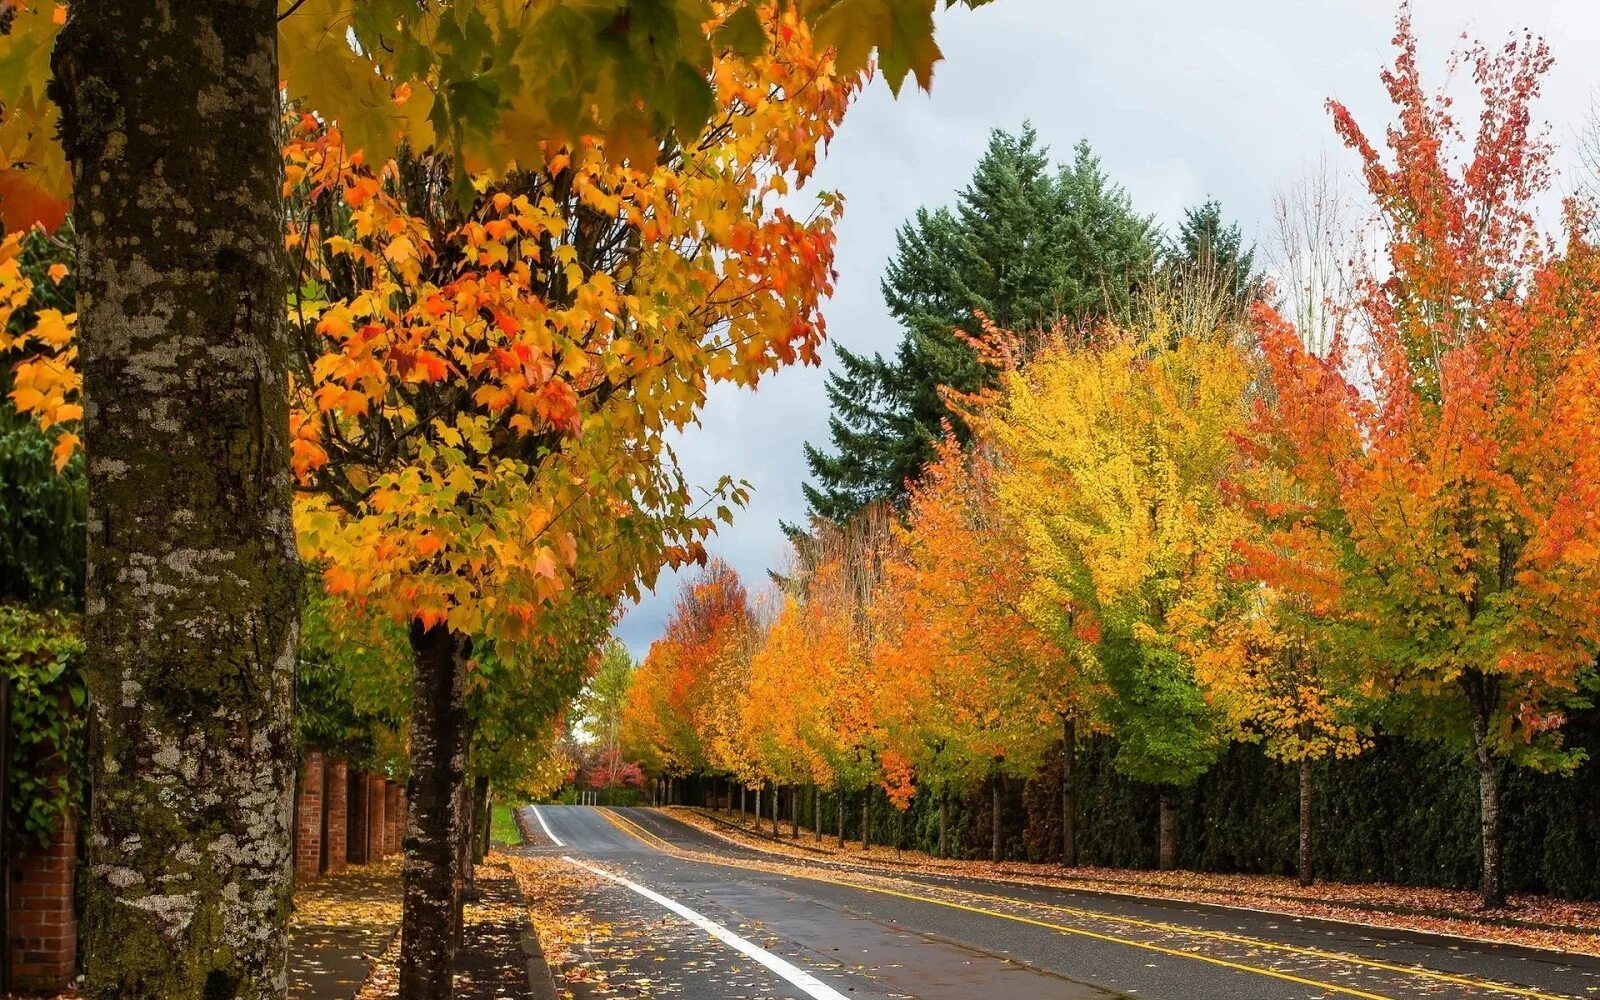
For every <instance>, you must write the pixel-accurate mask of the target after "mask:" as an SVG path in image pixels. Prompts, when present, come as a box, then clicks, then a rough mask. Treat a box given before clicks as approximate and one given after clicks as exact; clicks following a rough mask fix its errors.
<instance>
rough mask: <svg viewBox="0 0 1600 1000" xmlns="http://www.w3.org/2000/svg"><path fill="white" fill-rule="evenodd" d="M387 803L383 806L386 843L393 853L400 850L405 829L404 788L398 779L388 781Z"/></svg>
mask: <svg viewBox="0 0 1600 1000" xmlns="http://www.w3.org/2000/svg"><path fill="white" fill-rule="evenodd" d="M388 796H389V797H388V800H387V804H386V805H385V806H384V820H385V821H386V822H387V824H388V838H387V840H386V843H387V844H388V847H389V853H390V854H394V853H396V852H398V851H399V850H400V841H401V839H402V838H403V837H404V836H405V829H406V789H405V786H404V785H402V784H400V783H399V782H398V781H391V782H389V792H388Z"/></svg>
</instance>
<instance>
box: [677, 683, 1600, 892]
mask: <svg viewBox="0 0 1600 1000" xmlns="http://www.w3.org/2000/svg"><path fill="white" fill-rule="evenodd" d="M1567 738H1568V741H1569V743H1570V744H1571V745H1573V746H1577V747H1581V748H1584V749H1586V750H1587V751H1588V753H1589V758H1590V759H1589V760H1588V761H1587V762H1586V763H1585V764H1583V765H1582V766H1580V767H1579V768H1578V770H1577V771H1576V772H1575V773H1573V774H1571V775H1566V776H1561V775H1548V774H1539V773H1536V772H1532V771H1527V770H1522V769H1511V770H1509V771H1508V773H1507V775H1506V779H1505V782H1504V800H1503V803H1502V817H1503V823H1504V835H1505V866H1506V869H1505V870H1506V881H1507V885H1508V886H1509V887H1510V888H1511V889H1513V890H1516V891H1527V892H1544V893H1550V894H1553V895H1558V896H1564V897H1568V898H1575V899H1600V761H1597V759H1596V758H1597V757H1600V710H1594V709H1591V710H1585V711H1583V712H1580V713H1576V714H1575V715H1574V717H1573V718H1572V719H1571V720H1570V721H1569V724H1568V727H1567ZM1115 752H1116V744H1115V743H1114V741H1112V740H1110V739H1108V738H1104V737H1098V738H1093V739H1090V740H1087V741H1085V742H1084V743H1083V744H1081V745H1080V750H1079V755H1078V766H1077V781H1078V787H1077V812H1078V815H1077V840H1078V852H1079V861H1080V862H1081V863H1083V864H1086V865H1105V866H1111V867H1118V868H1152V867H1154V866H1155V862H1156V822H1157V818H1156V794H1157V792H1156V789H1155V788H1153V787H1151V786H1149V785H1142V784H1140V783H1138V782H1134V781H1131V780H1129V779H1127V778H1125V777H1123V776H1122V775H1120V774H1118V773H1117V771H1116V770H1115V769H1114V768H1113V766H1112V760H1113V759H1114V757H1115ZM1315 774H1316V792H1315V794H1316V842H1315V861H1316V866H1317V871H1318V873H1319V875H1320V876H1321V877H1323V878H1329V879H1334V880H1340V881H1382V882H1394V883H1398V884H1402V885H1419V886H1441V887H1449V888H1463V889H1470V888H1476V886H1477V884H1478V872H1479V856H1478V798H1477V779H1476V775H1475V772H1474V770H1473V769H1472V767H1471V765H1470V764H1469V762H1468V761H1467V760H1466V759H1465V758H1463V757H1462V756H1461V755H1459V754H1457V753H1452V752H1451V751H1449V750H1448V749H1446V748H1444V747H1443V746H1440V745H1436V744H1427V743H1416V742H1411V741H1408V740H1404V739H1399V738H1395V737H1380V738H1379V739H1378V740H1377V741H1376V743H1375V744H1374V746H1373V747H1372V749H1371V750H1369V751H1368V752H1367V753H1365V754H1362V755H1361V756H1359V757H1355V758H1352V759H1349V760H1341V761H1327V762H1322V763H1320V764H1318V765H1317V767H1316V771H1315ZM682 786H683V792H684V798H683V801H685V802H687V803H690V804H698V803H699V802H700V801H701V800H700V798H699V796H700V795H701V794H703V788H704V786H703V785H702V784H701V783H700V782H699V781H697V780H696V779H694V778H689V779H685V780H684V781H683V782H682ZM1060 792H1061V786H1060V780H1059V774H1058V772H1057V770H1056V767H1055V765H1052V766H1050V767H1048V768H1046V769H1045V770H1044V771H1042V772H1041V773H1040V775H1039V776H1038V777H1036V778H1034V779H1032V780H1030V781H1027V782H1018V781H1008V782H1007V785H1006V793H1005V795H1004V797H1003V805H1002V810H1003V812H1002V817H1001V819H1002V823H1003V826H1004V843H1005V853H1006V857H1007V858H1011V859H1026V860H1033V861H1054V860H1058V859H1059V852H1060V836H1061V827H1060V801H1061V799H1060ZM860 795H861V793H860V792H856V793H853V794H851V795H850V796H849V802H848V806H847V808H846V811H845V829H846V835H847V836H848V837H849V838H851V839H852V840H856V839H860V836H861V799H860ZM873 797H874V801H873V809H872V817H873V821H872V822H873V841H874V842H875V843H879V844H890V845H892V844H894V843H895V842H896V839H897V837H898V838H899V842H900V843H901V846H903V847H907V848H917V849H921V850H925V851H930V852H931V851H933V850H934V849H935V848H936V847H937V845H938V840H939V809H938V802H937V800H936V798H935V797H934V796H932V795H919V796H917V798H916V799H915V800H914V801H913V803H912V806H911V809H910V810H909V812H908V813H907V815H906V817H905V822H904V827H903V829H902V827H901V825H900V821H899V818H898V816H897V815H896V813H895V811H894V809H893V807H892V806H890V804H889V802H888V799H887V797H886V796H884V794H883V793H882V791H881V790H874V792H873ZM763 800H764V801H763V805H767V804H768V801H769V800H766V798H765V796H763ZM835 801H836V800H835V799H834V797H833V796H832V795H831V794H827V793H825V794H824V795H823V800H822V810H823V828H824V830H825V831H827V834H828V835H829V836H830V837H831V836H833V835H834V832H835V829H836V822H837V820H836V817H837V812H836V810H837V806H836V804H835ZM735 802H737V797H735ZM1177 805H1178V854H1179V864H1180V865H1181V866H1182V867H1184V868H1188V869H1193V870H1198V871H1213V872H1246V873H1256V874H1280V875H1289V874H1293V873H1294V870H1295V869H1294V865H1295V857H1296V849H1297V843H1298V835H1299V834H1298V816H1299V791H1298V785H1297V780H1296V775H1295V772H1294V770H1293V768H1291V767H1290V766H1288V765H1284V764H1280V763H1277V762H1275V761H1272V760H1270V759H1268V758H1267V757H1266V755H1265V754H1263V753H1262V752H1261V750H1260V749H1259V748H1258V747H1255V746H1252V745H1247V744H1238V745H1235V746H1233V747H1231V748H1230V749H1229V750H1228V752H1227V753H1225V754H1224V755H1223V756H1222V758H1221V759H1220V760H1219V761H1218V762H1217V764H1216V765H1215V766H1214V767H1213V768H1212V769H1211V770H1210V771H1209V772H1208V773H1207V774H1205V775H1204V776H1202V777H1201V778H1200V779H1199V780H1198V781H1196V782H1195V784H1194V785H1193V786H1192V787H1190V788H1186V789H1183V790H1182V791H1181V792H1180V793H1179V794H1178V800H1177ZM768 807H769V808H770V806H768ZM811 812H812V810H811V796H810V795H809V794H806V795H804V796H802V801H801V810H800V821H801V825H802V826H803V827H804V828H806V829H807V830H809V829H810V827H811V823H812V815H811ZM949 823H950V830H951V832H952V838H953V840H954V841H955V843H954V851H953V853H955V854H957V855H959V856H963V857H973V858H986V857H988V853H989V843H990V831H991V826H990V823H991V816H990V792H989V789H988V788H987V787H985V786H982V785H978V786H974V787H972V788H969V789H965V790H964V791H963V792H962V793H961V794H959V795H953V796H952V797H951V801H950V803H949ZM785 828H787V824H785Z"/></svg>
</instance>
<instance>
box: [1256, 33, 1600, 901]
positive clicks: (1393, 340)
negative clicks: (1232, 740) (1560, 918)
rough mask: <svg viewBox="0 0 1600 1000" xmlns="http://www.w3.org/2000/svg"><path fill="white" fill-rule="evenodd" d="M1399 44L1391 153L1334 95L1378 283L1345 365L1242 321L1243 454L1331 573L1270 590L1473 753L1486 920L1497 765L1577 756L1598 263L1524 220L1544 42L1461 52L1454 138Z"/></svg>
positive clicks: (1598, 442) (1598, 373) (1598, 441)
mask: <svg viewBox="0 0 1600 1000" xmlns="http://www.w3.org/2000/svg"><path fill="white" fill-rule="evenodd" d="M1395 45H1396V47H1397V48H1398V50H1399V51H1398V55H1397V58H1396V60H1395V63H1394V65H1393V67H1392V68H1390V69H1388V70H1386V71H1385V72H1384V74H1383V81H1384V84H1385V86H1386V88H1387V89H1388V92H1389V96H1390V99H1391V100H1392V101H1393V103H1394V104H1395V106H1396V109H1397V121H1396V123H1395V124H1394V125H1393V126H1391V127H1390V128H1389V129H1388V131H1387V145H1388V156H1387V157H1386V156H1385V155H1383V154H1382V153H1380V151H1379V150H1378V149H1377V148H1376V147H1375V146H1374V145H1373V144H1372V143H1371V142H1370V141H1369V140H1368V138H1367V136H1366V133H1365V132H1364V131H1363V130H1362V129H1361V128H1360V126H1359V125H1357V123H1356V121H1355V119H1354V117H1353V116H1352V115H1351V114H1350V112H1349V111H1348V110H1347V109H1346V108H1345V107H1343V106H1342V105H1340V104H1338V103H1336V102H1334V103H1330V110H1331V112H1332V114H1333V118H1334V124H1335V128H1336V130H1337V131H1338V133H1339V135H1340V136H1341V137H1342V138H1343V139H1344V140H1345V142H1346V143H1347V145H1349V146H1350V147H1351V148H1352V149H1353V150H1355V151H1356V153H1357V154H1358V155H1359V157H1360V160H1361V167H1362V173H1363V177H1364V178H1365V181H1366V184H1367V188H1368V191H1369V193H1370V194H1371V196H1372V198H1373V200H1374V202H1375V203H1376V206H1377V209H1378V212H1379V215H1380V218H1381V220H1382V222H1383V223H1384V232H1385V234H1386V244H1385V250H1386V253H1385V261H1384V264H1385V267H1384V270H1382V271H1381V272H1376V273H1370V274H1368V275H1366V276H1364V277H1363V278H1362V280H1361V282H1360V284H1359V289H1358V291H1359V299H1358V302H1357V304H1356V312H1355V315H1354V317H1353V318H1354V320H1355V321H1356V325H1357V328H1358V329H1359V330H1360V331H1361V332H1362V333H1363V334H1364V337H1365V341H1364V342H1363V343H1362V344H1360V345H1358V349H1359V354H1358V355H1356V356H1355V357H1354V358H1353V360H1354V361H1356V362H1357V363H1353V364H1350V365H1344V364H1343V363H1342V358H1343V354H1342V351H1343V347H1340V348H1338V349H1336V350H1335V352H1334V353H1333V355H1332V356H1331V357H1330V358H1318V357H1313V356H1310V355H1309V354H1308V352H1307V351H1306V350H1305V348H1304V347H1303V346H1302V345H1301V343H1300V340H1299V338H1298V337H1297V336H1295V334H1294V331H1293V330H1291V329H1289V328H1288V327H1287V325H1286V324H1284V323H1283V322H1282V321H1281V320H1279V319H1277V318H1276V317H1275V316H1273V315H1271V314H1270V313H1266V312H1264V313H1263V314H1262V315H1261V316H1260V317H1259V320H1260V327H1261V330H1262V337H1261V341H1262V344H1263V350H1264V355H1265V359H1266V362H1267V366H1268V381H1269V384H1270V387H1271V391H1272V394H1273V398H1274V399H1275V401H1276V406H1275V409H1274V411H1272V412H1271V413H1270V414H1269V413H1267V412H1266V411H1263V412H1262V413H1261V414H1260V415H1259V417H1258V419H1257V421H1256V428H1255V430H1256V435H1257V436H1256V449H1257V450H1256V455H1257V457H1258V458H1259V459H1262V460H1270V461H1271V462H1273V463H1274V464H1275V467H1276V469H1277V470H1278V473H1279V474H1280V475H1281V476H1282V477H1283V482H1284V484H1285V485H1286V486H1289V487H1292V490H1293V492H1292V494H1291V495H1290V497H1289V499H1290V501H1291V503H1290V504H1287V505H1286V506H1285V507H1284V509H1283V511H1282V514H1283V515H1284V516H1283V517H1282V518H1280V522H1279V524H1278V526H1277V527H1276V529H1275V530H1276V531H1277V533H1278V534H1277V537H1278V539H1280V540H1282V541H1285V542H1291V543H1294V547H1295V548H1297V549H1298V550H1299V551H1300V552H1302V553H1304V552H1307V551H1314V550H1315V549H1317V548H1319V547H1322V546H1324V545H1326V544H1328V543H1332V544H1333V545H1334V546H1335V547H1336V548H1335V549H1334V550H1333V552H1332V558H1323V557H1317V558H1316V559H1313V560H1311V562H1310V563H1307V562H1306V561H1305V560H1298V562H1299V564H1300V565H1311V564H1315V563H1318V562H1320V563H1322V564H1323V565H1324V566H1325V567H1327V568H1328V570H1329V571H1326V572H1287V573H1281V574H1278V575H1279V577H1280V581H1279V582H1280V583H1282V584H1283V585H1285V586H1294V587H1295V590H1296V592H1297V593H1298V594H1299V595H1300V596H1301V597H1303V599H1305V600H1306V601H1308V602H1310V604H1311V605H1312V606H1314V607H1323V608H1326V609H1327V610H1328V611H1329V612H1330V613H1331V614H1334V615H1337V616H1339V617H1341V618H1342V619H1344V620H1345V621H1347V622H1350V623H1353V624H1355V625H1356V626H1358V627H1359V630H1360V632H1359V634H1360V635H1361V636H1362V637H1363V638H1362V640H1361V641H1362V649H1361V652H1363V653H1364V654H1365V655H1366V657H1367V662H1368V666H1369V669H1371V670H1372V671H1374V674H1375V677H1376V679H1377V680H1378V681H1379V682H1380V683H1381V684H1382V685H1383V686H1385V687H1388V688H1391V689H1392V690H1393V691H1394V692H1395V696H1396V697H1398V698H1401V699H1403V700H1404V701H1405V702H1406V703H1408V704H1410V705H1412V706H1413V708H1414V709H1415V710H1416V711H1415V712H1413V714H1417V713H1418V712H1420V713H1421V715H1422V717H1424V718H1426V719H1427V720H1429V721H1430V723H1431V724H1432V731H1433V732H1435V733H1436V734H1439V735H1443V736H1445V737H1447V738H1451V739H1455V740H1457V741H1459V745H1461V746H1463V747H1465V748H1466V749H1467V750H1468V751H1469V755H1470V756H1471V758H1472V759H1473V761H1474V764H1475V769H1476V771H1477V776H1478V783H1479V790H1480V795H1479V798H1480V804H1481V820H1482V838H1481V839H1482V850H1483V859H1482V860H1483V873H1482V889H1483V900H1484V904H1485V905H1486V906H1491V907H1493V906H1501V905H1504V903H1505V885H1504V879H1503V874H1502V870H1501V858H1500V855H1501V847H1500V841H1501V838H1500V820H1499V796H1500V782H1501V775H1502V772H1503V770H1504V767H1505V764H1506V762H1507V761H1511V762H1518V763H1525V764H1529V765H1532V766H1537V767H1545V768H1561V767H1566V766H1570V765H1571V764H1572V763H1573V758H1572V757H1571V756H1570V755H1569V754H1566V753H1564V752H1562V750H1561V747H1560V727H1561V725H1562V721H1563V718H1564V716H1563V713H1562V707H1563V705H1564V704H1566V703H1568V702H1569V701H1570V700H1572V699H1573V698H1574V696H1575V695H1577V693H1578V685H1579V680H1580V676H1581V674H1582V672H1583V671H1585V670H1586V669H1588V668H1589V667H1590V666H1591V665H1592V663H1593V656H1594V650H1595V648H1596V646H1597V644H1600V560H1597V558H1596V557H1597V555H1600V524H1597V523H1596V521H1595V518H1594V514H1593V512H1594V509H1595V507H1596V503H1597V502H1600V477H1597V474H1600V467H1597V462H1600V421H1597V420H1596V416H1597V414H1596V412H1595V399H1596V391H1597V390H1600V382H1597V381H1596V380H1597V378H1600V354H1597V348H1600V342H1597V340H1596V336H1595V331H1596V329H1597V328H1600V312H1597V310H1600V297H1597V295H1596V290H1597V288H1600V284H1597V280H1596V279H1597V277H1600V271H1597V268H1600V254H1597V251H1596V248H1595V247H1594V246H1593V245H1592V244H1591V243H1590V242H1589V241H1588V239H1587V238H1586V236H1585V233H1586V232H1587V226H1586V221H1587V220H1586V219H1584V218H1583V217H1582V216H1581V214H1580V212H1579V209H1578V208H1577V207H1576V206H1570V207H1569V217H1568V234H1569V235H1568V237H1567V240H1566V242H1565V245H1564V246H1562V247H1559V248H1558V247H1556V246H1553V245H1552V244H1551V243H1549V242H1548V241H1547V240H1545V239H1544V238H1542V237H1541V236H1540V234H1539V231H1538V228H1537V226H1536V223H1535V218H1534V213H1533V207H1532V206H1533V202H1534V200H1535V199H1536V198H1537V197H1538V196H1539V195H1540V194H1541V193H1542V192H1543V191H1545V190H1546V189H1547V188H1548V185H1549V181H1550V173H1549V167H1548V158H1549V149H1548V146H1547V143H1546V141H1545V139H1544V136H1543V134H1542V132H1541V131H1540V130H1538V129H1537V127H1536V126H1535V124H1534V118H1533V114H1532V107H1531V105H1532V102H1533V100H1534V98H1535V97H1536V96H1537V94H1538V92H1539V83H1540V80H1541V78H1542V76H1543V75H1544V73H1545V72H1546V71H1547V70H1548V68H1549V66H1550V62H1551V59H1550V55H1549V52H1548V50H1547V48H1546V46H1545V45H1544V43H1543V42H1542V41H1541V40H1539V39H1537V38H1534V37H1532V36H1523V37H1520V38H1518V39H1515V40H1513V41H1512V42H1511V43H1509V44H1507V45H1506V46H1504V47H1501V48H1495V49H1489V48H1485V47H1483V46H1481V45H1475V46H1472V47H1470V48H1467V49H1466V50H1465V51H1463V52H1462V53H1460V54H1459V55H1457V56H1456V57H1455V61H1454V64H1455V65H1464V66H1466V67H1467V68H1468V70H1469V71H1470V73H1471V77H1472V79H1473V81H1474V83H1475V84H1476V86H1477V89H1478V92H1479V97H1480V99H1481V111H1480V113H1479V116H1478V119H1477V131H1476V134H1475V135H1474V137H1473V138H1472V140H1471V141H1470V143H1469V142H1468V141H1467V140H1466V138H1465V136H1464V135H1463V133H1462V132H1461V130H1460V127H1459V125H1458V122H1457V119H1456V112H1455V111H1454V110H1453V107H1452V103H1451V101H1450V100H1449V99H1448V98H1446V97H1444V96H1441V95H1432V94H1430V93H1429V92H1428V91H1427V90H1426V89H1425V87H1424V84H1423V81H1422V76H1421V71H1420V69H1419V67H1418V60H1417V51H1416V39H1415V36H1414V35H1413V33H1412V29H1411V24H1410V21H1409V19H1408V17H1407V16H1406V15H1404V14H1402V16H1401V17H1400V19H1399V23H1398V29H1397V31H1396V35H1395ZM1359 362H1365V363H1364V364H1362V363H1359ZM1269 425H1270V426H1269ZM1296 498H1299V499H1298V500H1296ZM1302 502H1303V503H1305V504H1314V505H1315V506H1316V507H1317V510H1316V511H1315V512H1307V513H1304V514H1301V513H1299V512H1298V511H1296V510H1295V509H1294V505H1295V504H1298V503H1302ZM1296 536H1298V537H1296ZM1287 565H1290V566H1293V565H1295V562H1293V561H1292V562H1291V563H1289V564H1287Z"/></svg>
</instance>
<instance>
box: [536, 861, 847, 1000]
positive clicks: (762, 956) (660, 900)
mask: <svg viewBox="0 0 1600 1000" xmlns="http://www.w3.org/2000/svg"><path fill="white" fill-rule="evenodd" d="M561 860H562V861H565V862H568V863H569V864H574V865H577V866H578V867H579V868H584V869H587V870H588V871H591V872H593V873H594V874H596V875H598V876H600V877H601V878H604V879H610V880H611V881H612V882H615V883H617V884H618V885H624V886H627V887H628V888H629V889H632V890H633V891H634V892H637V893H638V894H639V895H641V896H643V897H644V898H645V899H648V900H650V901H651V902H652V903H656V904H657V905H659V906H664V907H666V908H667V909H669V910H671V911H672V912H673V913H676V914H677V915H678V916H680V917H682V918H683V919H685V920H687V921H689V922H690V923H691V924H694V925H695V926H696V927H698V928H700V929H701V930H703V931H705V932H706V933H707V934H710V935H711V936H712V937H714V938H716V939H717V940H718V941H721V942H722V943H723V944H725V945H727V946H728V947H730V948H732V949H733V950H734V951H737V952H739V953H741V954H743V955H745V956H747V957H749V958H751V959H753V960H755V961H757V962H760V963H761V964H762V965H764V966H766V967H767V968H768V969H770V970H772V971H773V972H775V973H777V974H778V975H780V976H782V977H783V978H784V979H786V980H788V981H789V983H790V984H791V985H793V986H794V987H795V988H797V989H799V990H801V991H802V992H804V993H805V995H806V996H808V997H812V998H814V1000H848V998H847V997H846V996H845V995H844V994H842V993H840V992H839V991H838V990H836V989H834V988H833V987H831V986H829V985H828V984H827V983H824V982H823V981H822V980H820V979H818V978H817V977H816V976H813V975H812V974H811V973H809V972H806V971H805V970H803V969H800V968H797V967H796V966H794V965H792V964H790V963H789V962H787V961H785V960H784V959H781V958H779V957H778V956H777V955H774V954H773V953H772V952H770V951H768V950H766V949H765V948H763V947H761V946H760V945H758V944H753V943H751V942H749V941H746V940H745V939H744V938H742V937H740V936H739V935H737V934H735V933H734V932H733V931H730V930H728V929H727V928H726V927H724V926H722V925H721V924H719V923H717V922H716V921H715V920H712V919H711V918H710V917H703V916H701V915H700V914H698V913H696V912H695V911H693V910H691V909H689V908H688V907H687V906H684V905H683V904H682V903H679V902H677V901H676V900H671V899H668V898H667V897H665V896H663V895H661V894H660V893H659V892H652V891H651V890H649V889H646V888H645V887H644V886H642V885H640V884H638V883H637V882H630V881H628V880H627V879H625V878H623V877H622V876H621V875H613V874H611V873H610V872H608V871H605V870H604V869H601V868H596V867H594V866H593V865H590V864H585V863H584V862H582V861H579V860H578V859H577V858H573V857H568V856H567V855H562V856H561Z"/></svg>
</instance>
